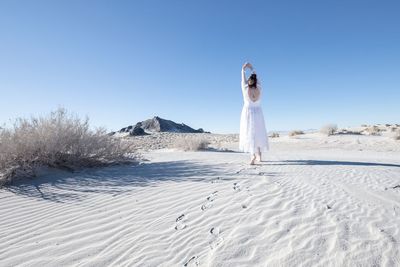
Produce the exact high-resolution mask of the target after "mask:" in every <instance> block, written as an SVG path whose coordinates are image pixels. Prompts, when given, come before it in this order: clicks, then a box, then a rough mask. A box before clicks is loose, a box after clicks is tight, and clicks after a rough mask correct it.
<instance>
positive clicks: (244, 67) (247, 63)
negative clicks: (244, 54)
mask: <svg viewBox="0 0 400 267" xmlns="http://www.w3.org/2000/svg"><path fill="white" fill-rule="evenodd" d="M246 68H249V69H251V70H253V66H252V65H251V64H250V63H249V62H246V63H244V64H243V66H242V69H243V70H245V69H246Z"/></svg>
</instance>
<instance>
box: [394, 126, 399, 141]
mask: <svg viewBox="0 0 400 267" xmlns="http://www.w3.org/2000/svg"><path fill="white" fill-rule="evenodd" d="M394 140H400V129H397V131H396V132H395V134H394Z"/></svg>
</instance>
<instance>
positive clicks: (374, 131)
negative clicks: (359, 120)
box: [365, 125, 381, 135]
mask: <svg viewBox="0 0 400 267" xmlns="http://www.w3.org/2000/svg"><path fill="white" fill-rule="evenodd" d="M365 132H366V133H367V134H368V135H380V132H381V130H380V129H379V127H378V126H376V125H374V126H371V127H368V128H367V129H365Z"/></svg>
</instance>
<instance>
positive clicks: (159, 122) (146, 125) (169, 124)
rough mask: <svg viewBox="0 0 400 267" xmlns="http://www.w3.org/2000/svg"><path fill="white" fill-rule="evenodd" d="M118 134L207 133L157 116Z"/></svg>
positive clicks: (123, 129)
mask: <svg viewBox="0 0 400 267" xmlns="http://www.w3.org/2000/svg"><path fill="white" fill-rule="evenodd" d="M140 129H141V130H140ZM119 132H120V133H129V134H130V135H143V134H146V132H175V133H209V132H205V131H204V130H203V129H202V128H200V129H198V130H195V129H193V128H191V127H189V126H187V125H186V124H184V123H180V124H179V123H175V122H173V121H171V120H165V119H162V118H160V117H158V116H155V117H154V118H152V119H148V120H145V121H141V122H138V123H137V124H136V125H135V126H134V127H133V126H128V127H125V128H122V129H121V130H119Z"/></svg>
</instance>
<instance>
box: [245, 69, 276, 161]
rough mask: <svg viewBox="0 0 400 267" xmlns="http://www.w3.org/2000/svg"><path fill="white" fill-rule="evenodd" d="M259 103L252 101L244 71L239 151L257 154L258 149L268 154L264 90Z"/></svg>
mask: <svg viewBox="0 0 400 267" xmlns="http://www.w3.org/2000/svg"><path fill="white" fill-rule="evenodd" d="M257 87H258V88H259V89H260V96H259V98H258V100H257V101H254V102H253V101H252V100H251V99H250V97H249V94H248V90H249V87H248V85H247V82H246V76H245V71H244V70H242V93H243V101H244V104H243V109H242V114H241V117H240V136H239V150H240V151H242V152H249V153H251V154H254V153H257V152H258V148H260V151H261V152H266V151H267V150H268V149H269V144H268V135H267V130H266V129H265V122H264V115H263V111H262V108H261V97H262V90H261V86H260V85H259V84H257Z"/></svg>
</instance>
